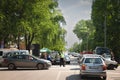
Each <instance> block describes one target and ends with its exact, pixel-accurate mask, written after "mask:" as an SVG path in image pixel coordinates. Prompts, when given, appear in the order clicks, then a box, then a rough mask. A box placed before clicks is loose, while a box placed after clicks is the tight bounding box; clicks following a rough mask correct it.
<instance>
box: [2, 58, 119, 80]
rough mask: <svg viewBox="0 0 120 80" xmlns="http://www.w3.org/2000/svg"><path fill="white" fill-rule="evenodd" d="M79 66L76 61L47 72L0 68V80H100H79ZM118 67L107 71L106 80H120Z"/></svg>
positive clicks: (54, 66) (87, 79)
mask: <svg viewBox="0 0 120 80" xmlns="http://www.w3.org/2000/svg"><path fill="white" fill-rule="evenodd" d="M79 71H80V70H79V66H78V65H77V62H76V59H73V60H72V63H71V65H66V66H65V67H60V66H59V65H53V66H52V67H51V68H50V69H49V70H34V69H18V70H11V71H10V70H8V69H7V68H0V80H101V79H99V78H98V79H96V78H86V79H80V77H79ZM119 74H120V67H118V68H117V69H116V70H107V80H120V76H119Z"/></svg>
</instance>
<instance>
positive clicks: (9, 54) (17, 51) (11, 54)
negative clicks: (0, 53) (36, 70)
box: [4, 50, 29, 57]
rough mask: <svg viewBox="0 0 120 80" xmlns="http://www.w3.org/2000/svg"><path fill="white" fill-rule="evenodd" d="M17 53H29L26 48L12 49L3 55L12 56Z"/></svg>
mask: <svg viewBox="0 0 120 80" xmlns="http://www.w3.org/2000/svg"><path fill="white" fill-rule="evenodd" d="M18 54H29V52H28V50H14V51H9V52H7V53H6V54H5V55H4V56H6V57H9V56H14V55H18Z"/></svg>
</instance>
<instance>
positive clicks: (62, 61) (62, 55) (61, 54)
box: [60, 52, 65, 67]
mask: <svg viewBox="0 0 120 80" xmlns="http://www.w3.org/2000/svg"><path fill="white" fill-rule="evenodd" d="M61 65H63V67H65V60H64V53H63V52H60V67H61Z"/></svg>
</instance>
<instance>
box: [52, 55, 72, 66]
mask: <svg viewBox="0 0 120 80" xmlns="http://www.w3.org/2000/svg"><path fill="white" fill-rule="evenodd" d="M51 58H52V59H51V60H52V64H60V55H59V53H54V54H51ZM64 60H65V63H66V64H70V61H71V59H70V57H69V55H64Z"/></svg>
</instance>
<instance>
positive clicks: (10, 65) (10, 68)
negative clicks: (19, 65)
mask: <svg viewBox="0 0 120 80" xmlns="http://www.w3.org/2000/svg"><path fill="white" fill-rule="evenodd" d="M8 69H9V70H13V69H16V67H15V65H14V64H9V65H8Z"/></svg>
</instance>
